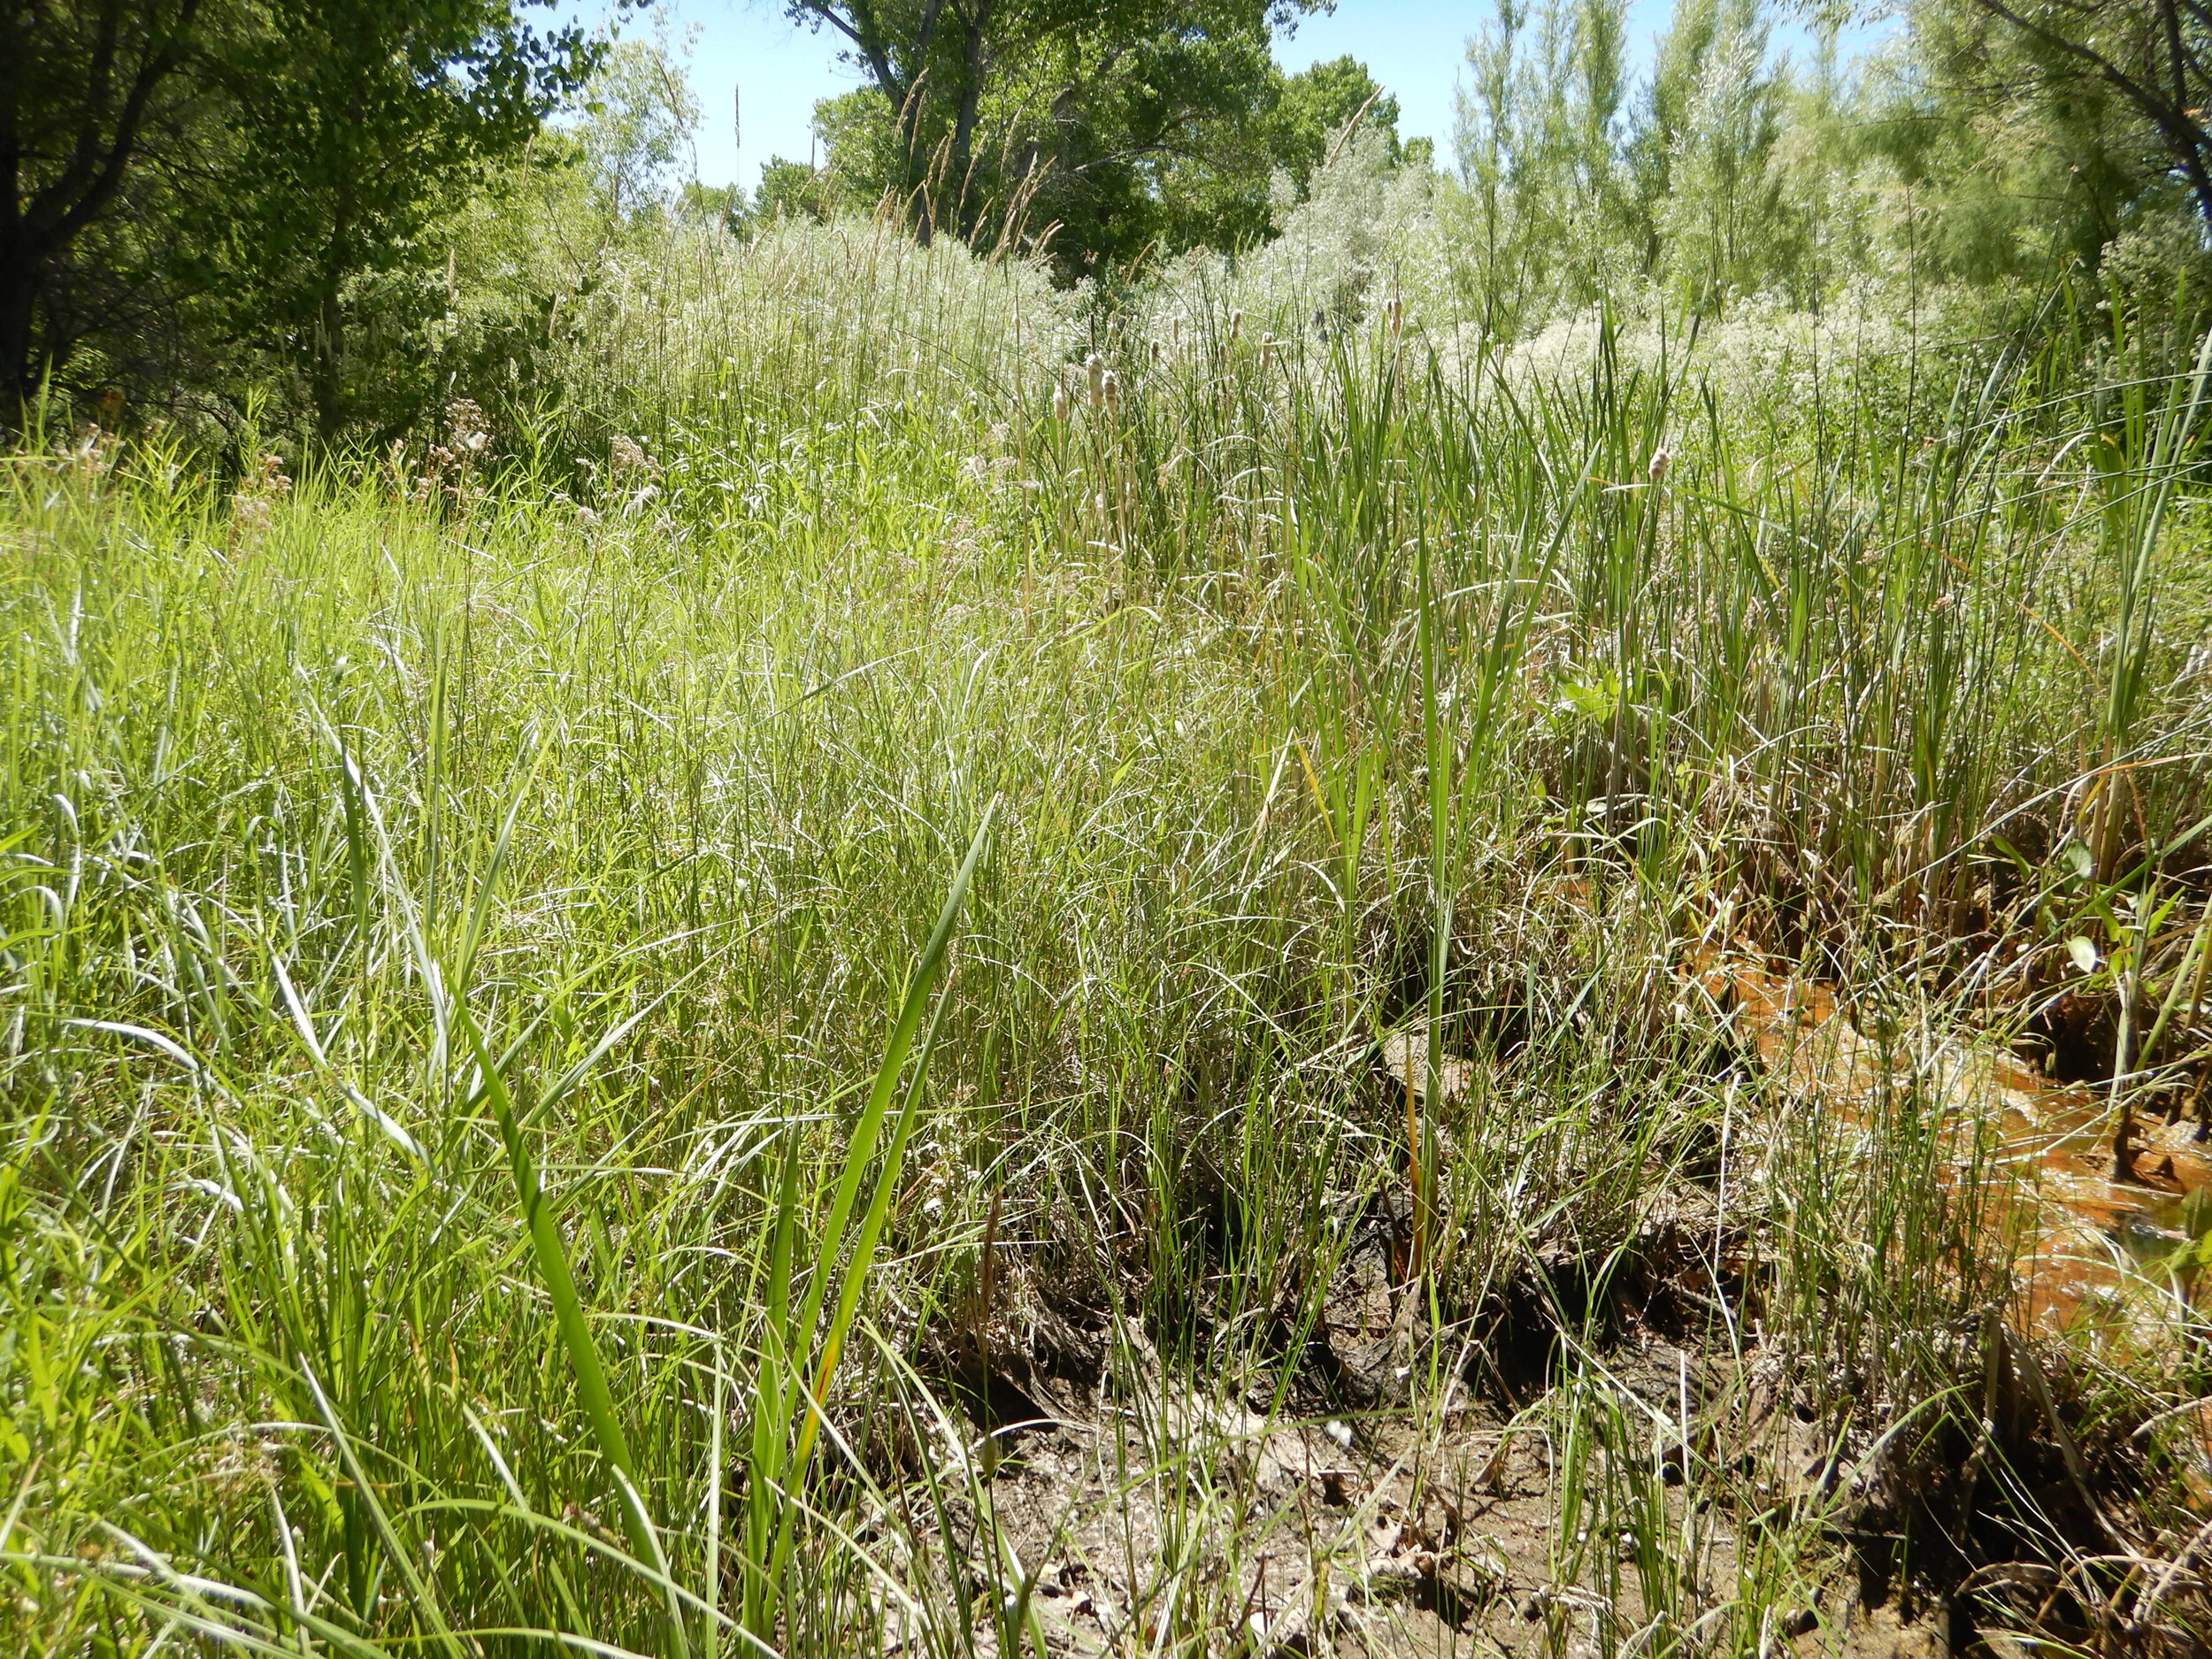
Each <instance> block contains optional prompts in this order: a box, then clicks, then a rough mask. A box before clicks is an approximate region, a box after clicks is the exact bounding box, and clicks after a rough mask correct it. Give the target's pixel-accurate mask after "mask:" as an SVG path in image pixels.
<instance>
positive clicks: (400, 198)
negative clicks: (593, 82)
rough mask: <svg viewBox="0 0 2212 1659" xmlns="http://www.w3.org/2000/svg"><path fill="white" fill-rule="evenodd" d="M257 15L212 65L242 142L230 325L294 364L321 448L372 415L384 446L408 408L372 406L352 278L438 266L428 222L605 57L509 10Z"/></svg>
mask: <svg viewBox="0 0 2212 1659" xmlns="http://www.w3.org/2000/svg"><path fill="white" fill-rule="evenodd" d="M525 4H531V5H549V4H552V0H525ZM261 12H262V20H263V22H264V27H261V28H259V29H257V30H256V31H255V32H254V34H253V35H252V37H251V39H250V42H247V43H246V44H244V45H243V46H242V48H240V49H239V50H234V52H232V53H231V54H230V55H229V57H228V58H227V61H226V62H225V63H224V64H223V65H221V74H222V82H223V90H224V92H225V94H226V103H227V110H228V116H229V119H230V120H231V121H232V123H233V124H234V129H235V132H236V134H237V137H238V140H239V142H238V144H237V146H236V148H235V150H234V152H233V165H231V167H230V168H229V169H228V170H227V173H226V176H225V177H224V179H223V180H222V185H221V194H222V199H223V200H224V201H225V202H226V203H227V204H228V205H227V210H226V211H227V213H228V215H229V216H230V218H231V220H232V223H233V226H234V229H235V232H236V233H237V234H234V236H233V238H232V240H231V242H230V244H229V247H228V249H227V263H228V264H229V265H230V266H231V269H230V270H229V271H228V272H227V273H224V274H225V275H226V276H227V280H228V283H229V285H230V287H231V288H232V291H233V292H234V295H235V303H234V306H233V315H234V329H235V331H236V333H237V334H238V335H239V337H240V338H241V340H242V342H243V341H254V340H257V341H259V342H263V343H265V344H266V345H270V346H273V347H274V348H275V349H278V350H279V351H280V353H281V354H284V355H288V356H290V357H293V358H295V359H303V360H304V367H305V371H306V374H307V380H308V387H309V391H310V396H311V402H312V404H313V409H314V415H315V424H316V426H317V429H318V431H319V433H320V434H321V435H322V436H323V437H324V438H325V439H326V440H328V439H333V438H335V437H337V436H338V435H339V434H341V433H342V431H344V430H346V429H347V428H348V427H349V426H353V425H356V424H358V423H360V422H363V421H368V422H370V424H371V425H372V426H373V427H375V428H380V429H382V430H380V431H379V432H377V434H376V435H377V436H379V437H383V436H387V435H388V434H389V432H390V431H393V430H396V429H397V428H399V427H401V426H404V425H405V424H406V422H407V420H408V419H409V418H410V417H411V413H412V410H411V408H409V407H407V406H406V403H408V402H409V401H416V400H408V399H403V400H401V406H400V407H397V408H391V407H380V406H379V405H380V398H381V397H382V396H383V388H380V387H379V385H378V384H377V374H376V373H375V370H376V367H377V362H376V359H377V354H376V353H375V352H374V351H373V350H371V351H362V350H358V349H356V348H357V345H359V344H362V343H367V344H370V345H373V343H374V342H357V341H356V340H355V338H354V334H355V324H356V322H357V320H358V319H357V311H359V310H360V309H361V307H360V305H359V304H358V303H357V295H356V293H355V288H356V285H357V284H359V283H360V282H362V281H363V280H373V279H375V278H378V277H389V276H391V275H393V274H394V273H397V272H399V271H400V270H401V269H402V268H403V267H406V266H408V265H413V266H415V267H416V268H423V267H424V266H426V265H431V264H434V263H435V262H436V260H437V256H436V253H435V250H429V249H426V248H424V247H421V246H420V245H419V241H418V239H419V234H420V233H421V232H422V231H423V229H424V228H425V227H426V225H427V224H428V223H430V221H431V220H432V219H433V218H434V215H435V214H436V213H437V212H438V211H440V210H441V209H442V208H443V207H445V206H446V205H448V204H451V203H452V202H453V201H454V200H455V199H456V198H457V196H459V195H460V194H461V193H462V192H464V191H465V190H466V189H467V188H470V187H471V186H472V185H473V184H476V183H477V182H479V181H480V180H483V179H484V178H486V177H487V176H488V175H489V174H490V173H493V172H495V170H496V169H498V168H499V167H500V166H502V165H503V164H504V163H506V162H507V161H508V160H510V159H511V158H512V157H517V156H518V155H519V154H520V153H521V152H522V151H523V150H524V149H525V147H526V146H527V145H528V144H529V142H530V141H531V140H532V139H533V138H534V137H535V135H536V134H537V133H538V132H539V130H540V127H541V125H542V123H543V121H544V119H545V118H546V116H547V115H549V113H550V112H551V111H553V110H554V109H555V108H556V107H557V104H558V103H559V101H560V100H561V99H562V98H563V97H564V96H567V95H569V94H571V93H572V92H574V91H575V90H577V89H578V88H580V87H581V86H582V85H583V84H584V82H585V81H586V80H587V79H588V75H589V73H590V72H591V70H592V68H593V66H594V65H595V63H596V61H597V59H598V58H599V57H600V56H601V53H602V51H603V47H602V46H601V45H600V44H599V43H596V42H592V41H589V40H588V39H587V38H586V37H585V36H584V35H582V33H581V32H580V30H579V29H578V28H576V27H573V26H570V27H564V28H561V29H558V30H556V31H554V32H552V33H550V34H547V35H541V34H539V33H537V32H535V31H534V30H533V29H531V28H530V27H527V26H526V24H524V23H523V22H522V20H521V19H520V18H519V17H518V15H517V9H516V6H515V5H514V4H511V0H265V4H263V6H262V7H261Z"/></svg>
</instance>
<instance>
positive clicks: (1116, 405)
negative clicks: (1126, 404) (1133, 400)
mask: <svg viewBox="0 0 2212 1659" xmlns="http://www.w3.org/2000/svg"><path fill="white" fill-rule="evenodd" d="M1099 389H1100V390H1101V391H1102V392H1103V393H1104V394H1105V397H1106V412H1107V413H1108V414H1113V413H1115V412H1116V411H1118V410H1119V409H1120V408H1121V376H1120V375H1118V374H1117V373H1114V372H1113V371H1112V370H1111V369H1109V370H1107V371H1106V373H1105V374H1104V375H1103V376H1102V377H1101V379H1100V382H1099Z"/></svg>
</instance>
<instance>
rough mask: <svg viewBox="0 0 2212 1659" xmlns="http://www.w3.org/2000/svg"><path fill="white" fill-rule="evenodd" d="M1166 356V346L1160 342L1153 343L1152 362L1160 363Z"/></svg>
mask: <svg viewBox="0 0 2212 1659" xmlns="http://www.w3.org/2000/svg"><path fill="white" fill-rule="evenodd" d="M1166 355H1167V349H1166V348H1165V347H1164V346H1162V345H1161V344H1160V342H1158V341H1154V342H1152V360H1153V362H1155V363H1157V362H1158V361H1159V360H1160V359H1161V358H1162V357H1165V356H1166Z"/></svg>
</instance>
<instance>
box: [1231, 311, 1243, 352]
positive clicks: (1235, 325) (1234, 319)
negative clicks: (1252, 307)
mask: <svg viewBox="0 0 2212 1659" xmlns="http://www.w3.org/2000/svg"><path fill="white" fill-rule="evenodd" d="M1243 332H1244V313H1243V312H1242V311H1231V312H1230V313H1229V340H1230V343H1232V344H1234V343H1235V342H1236V337H1237V336H1238V335H1239V334H1242V333H1243Z"/></svg>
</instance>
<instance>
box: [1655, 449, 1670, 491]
mask: <svg viewBox="0 0 2212 1659" xmlns="http://www.w3.org/2000/svg"><path fill="white" fill-rule="evenodd" d="M1670 458H1671V457H1669V456H1668V454H1667V451H1666V449H1665V446H1663V445H1662V446H1661V447H1660V448H1658V449H1654V450H1653V451H1652V452H1651V469H1650V470H1651V481H1652V482H1653V483H1655V484H1659V483H1663V482H1665V480H1666V476H1667V464H1668V461H1669V460H1670Z"/></svg>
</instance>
